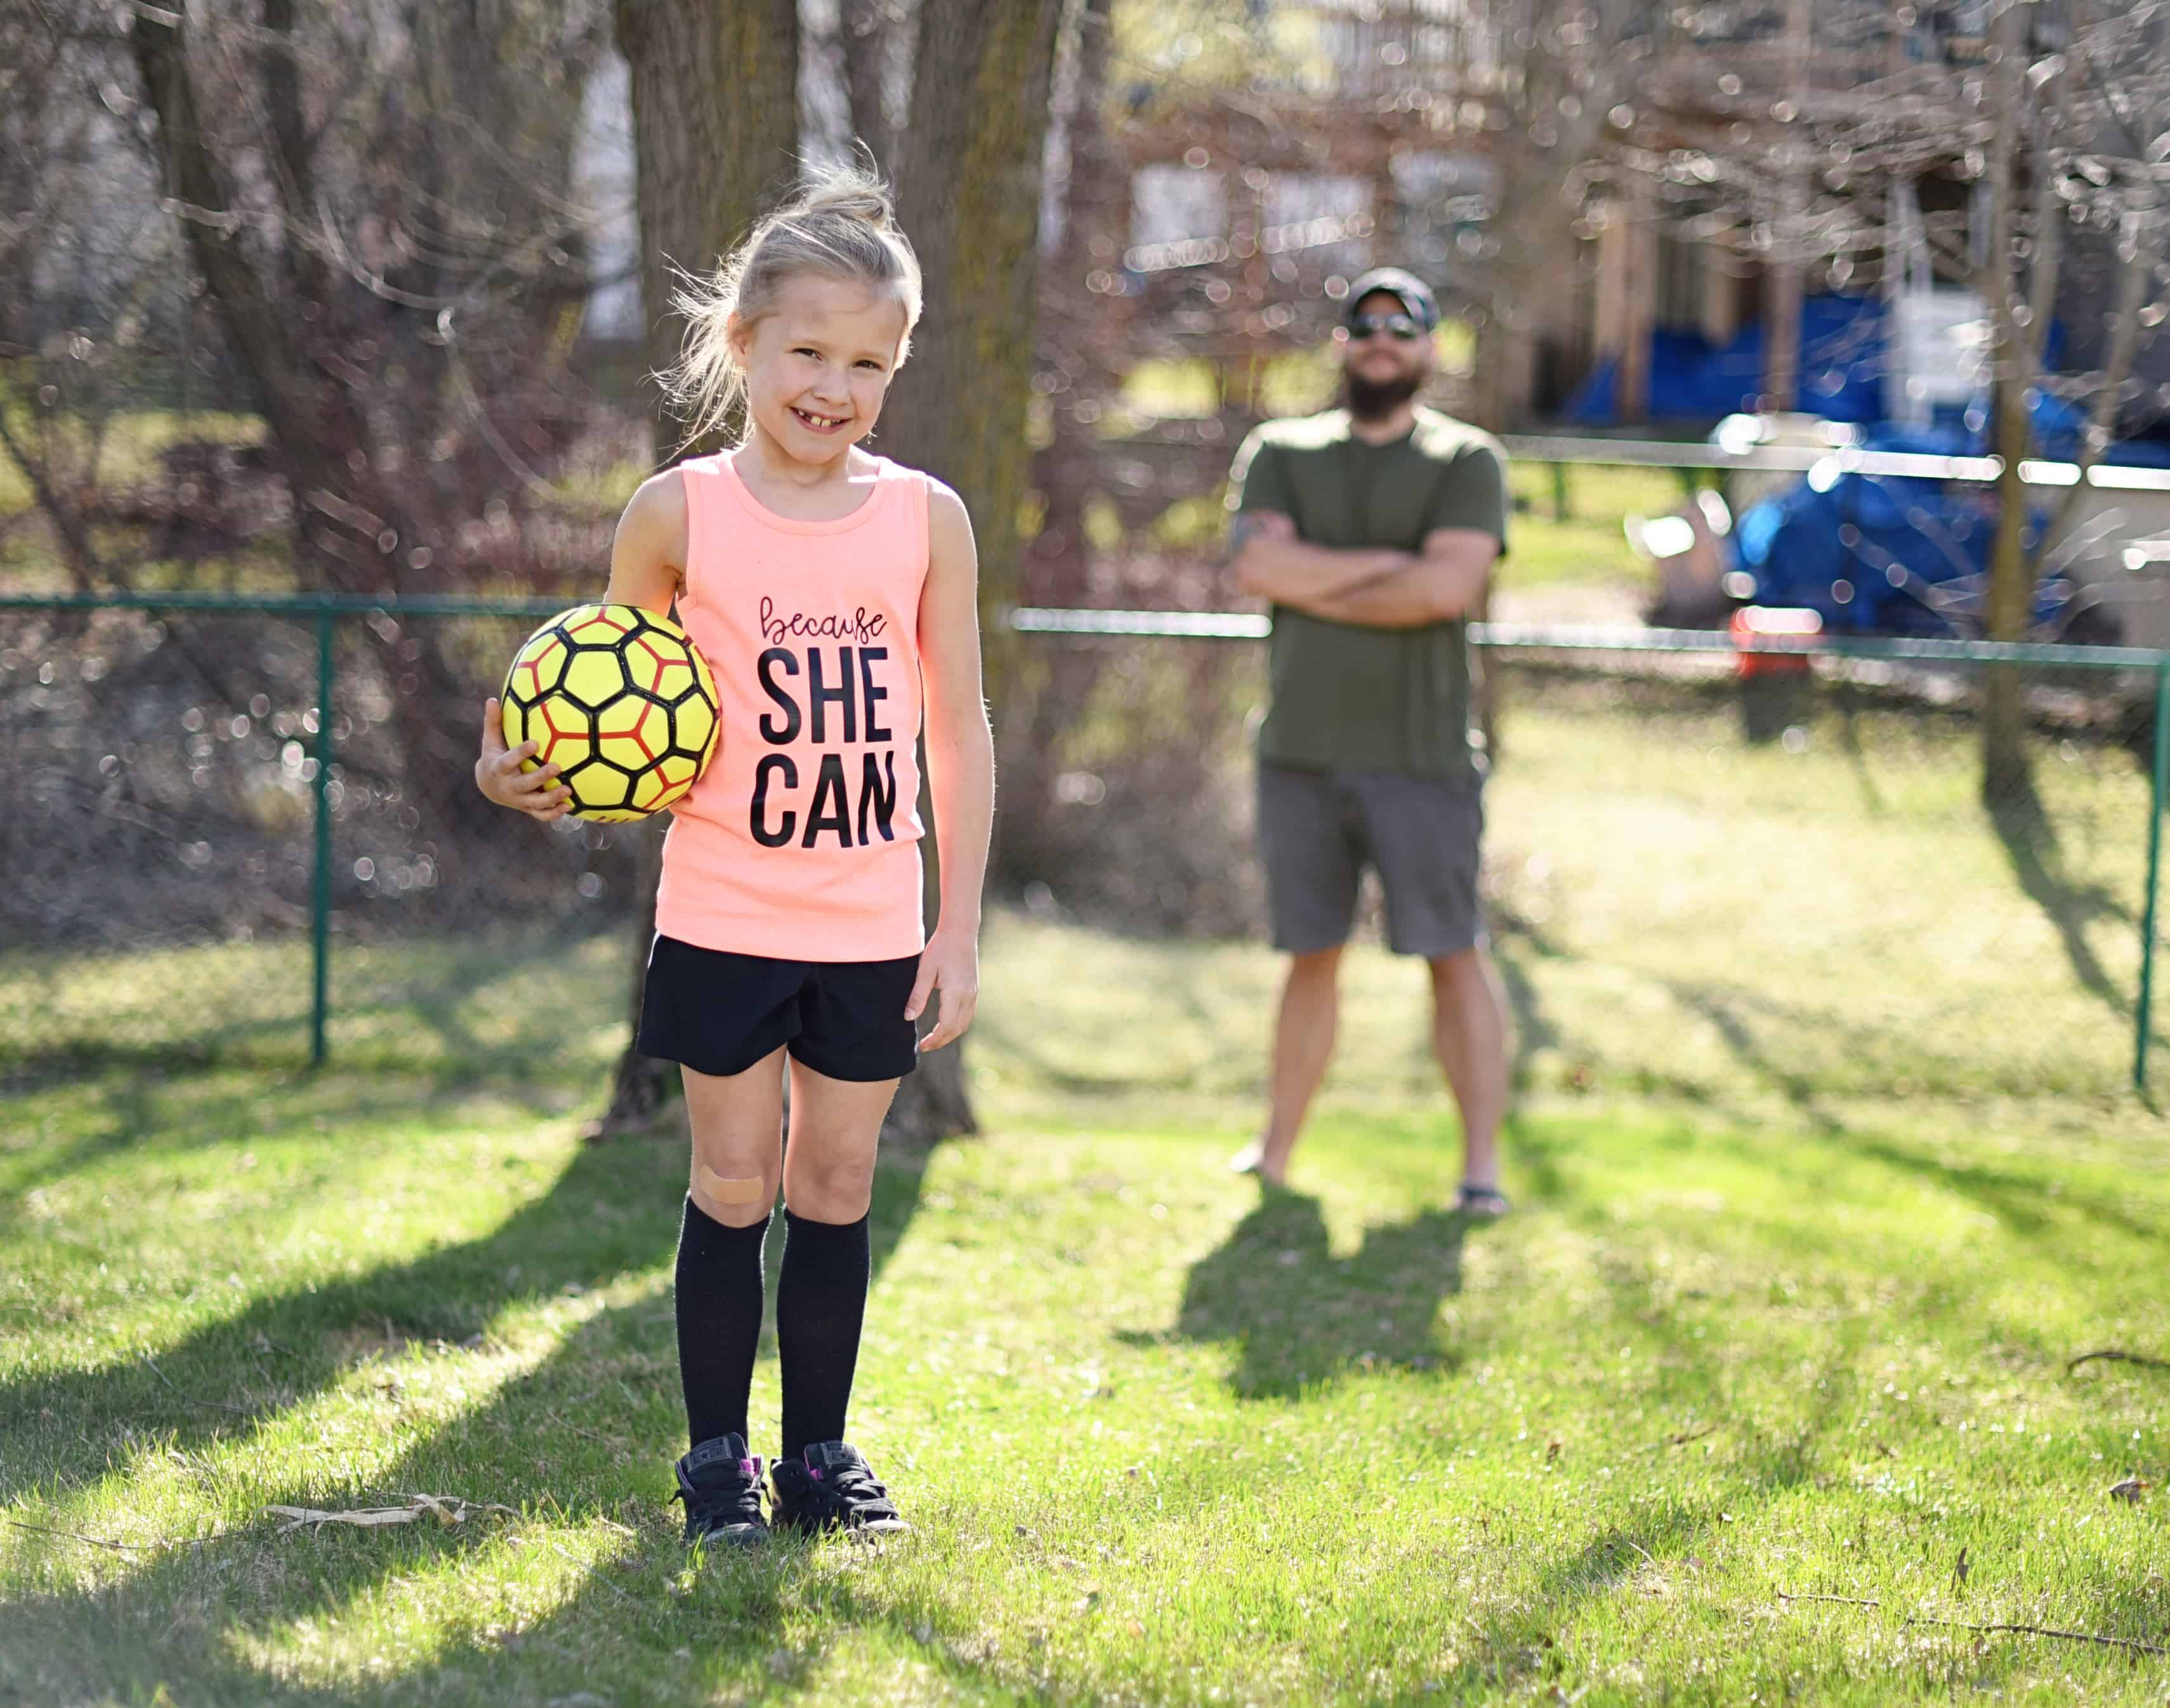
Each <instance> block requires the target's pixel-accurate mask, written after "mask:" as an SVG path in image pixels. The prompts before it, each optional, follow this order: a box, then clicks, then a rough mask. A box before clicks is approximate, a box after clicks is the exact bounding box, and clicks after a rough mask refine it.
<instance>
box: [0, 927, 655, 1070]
mask: <svg viewBox="0 0 2170 1708" xmlns="http://www.w3.org/2000/svg"><path fill="white" fill-rule="evenodd" d="M581 947H582V943H581V942H580V940H577V939H576V940H572V941H553V940H551V939H549V938H548V937H536V936H533V935H525V936H522V937H506V936H502V935H495V934H494V935H492V936H490V937H488V938H486V939H483V940H478V942H476V943H475V944H474V945H473V947H468V948H462V949H459V950H457V951H454V952H452V953H450V954H449V955H447V954H446V953H444V951H443V950H442V949H441V948H440V947H436V946H432V947H431V948H430V949H429V950H425V951H414V950H410V949H408V948H407V947H405V946H404V945H399V944H390V945H382V946H379V945H368V946H355V945H341V946H338V947H335V948H334V954H333V959H332V974H333V979H334V983H333V1002H332V1009H331V1019H332V1022H333V1024H334V1026H337V1027H340V1028H342V1029H349V1028H350V1027H353V1025H354V1024H355V1022H361V1021H377V1022H383V1021H390V1022H393V1023H395V1024H398V1023H404V1024H409V1025H413V1026H414V1027H416V1028H417V1030H418V1031H419V1032H420V1033H421V1034H422V1036H423V1037H425V1038H430V1039H433V1040H434V1041H435V1042H434V1045H432V1046H430V1047H428V1048H423V1047H419V1046H418V1047H414V1048H412V1049H409V1051H407V1052H405V1053H404V1054H403V1053H393V1054H387V1053H386V1052H385V1051H384V1049H383V1048H382V1043H379V1042H377V1041H375V1040H371V1041H370V1042H368V1043H362V1044H360V1045H358V1046H357V1045H355V1044H351V1043H350V1044H348V1045H347V1046H346V1047H345V1048H342V1049H339V1050H338V1051H337V1055H338V1058H339V1061H340V1064H341V1065H354V1062H355V1059H357V1058H358V1059H361V1060H362V1061H366V1064H367V1065H369V1066H370V1067H371V1068H372V1069H384V1068H396V1067H400V1066H403V1065H414V1066H418V1067H423V1068H426V1069H432V1070H437V1071H438V1072H440V1073H441V1076H444V1077H446V1079H448V1080H449V1081H455V1082H457V1083H461V1084H469V1085H472V1084H478V1083H482V1082H485V1081H491V1080H505V1081H517V1080H519V1079H521V1078H522V1077H523V1076H526V1075H529V1074H532V1072H533V1070H534V1065H535V1062H536V1060H537V1058H538V1056H541V1055H543V1054H546V1053H547V1052H548V1051H550V1050H552V1049H556V1048H558V1047H560V1046H561V1045H562V1043H563V1041H564V1036H565V1018H566V1017H565V1015H564V1011H563V1006H562V1004H561V1003H560V1002H559V1001H557V1000H555V998H554V997H553V1000H552V1001H543V1002H537V1003H536V1004H535V1005H534V1006H533V1007H532V1011H531V1012H532V1023H531V1024H529V1025H527V1026H524V1027H522V1028H521V1031H520V1032H519V1033H516V1034H515V1035H514V1036H512V1037H510V1038H505V1039H502V1040H500V1041H497V1042H485V1041H484V1040H483V1039H481V1038H478V1037H476V1036H475V1034H474V1033H473V1031H472V1030H471V1029H470V1028H469V1027H468V1024H467V1022H466V1021H465V1019H464V1018H463V1017H462V1005H464V1004H465V1003H467V1002H468V1001H471V1000H472V999H473V997H475V996H476V995H478V994H479V993H480V992H481V991H482V990H485V989H486V988H488V987H489V986H490V985H500V984H508V983H511V982H514V981H516V980H518V979H521V978H523V977H525V978H528V979H538V978H540V977H541V976H542V975H543V974H548V975H549V976H550V977H552V978H553V979H555V978H556V977H557V975H559V974H561V973H562V970H563V969H564V963H565V961H566V958H567V957H568V956H569V955H572V954H575V953H578V952H579V950H580V948H581ZM341 949H344V950H345V953H346V954H347V955H348V956H349V957H352V956H355V955H360V954H366V955H369V956H371V957H376V958H384V959H387V960H389V961H392V962H393V963H397V962H398V961H399V959H400V958H401V957H403V956H409V957H411V965H412V970H411V972H410V973H409V974H408V975H407V976H406V977H404V979H400V980H398V981H395V983H394V985H393V989H392V990H389V991H381V990H379V991H373V992H372V994H371V995H370V996H369V997H368V998H366V999H365V1000H361V1001H341V1000H339V984H340V982H342V980H343V979H344V978H345V976H347V974H345V973H343V970H342V968H341V964H340V951H341ZM365 964H366V963H365ZM297 969H298V977H297V985H296V992H295V1001H294V1006H293V1008H292V1010H291V1011H290V1012H288V1013H286V1014H282V1015H277V1016H272V1017H260V1016H259V1017H249V1018H246V1019H230V1018H222V1017H220V1016H219V1015H217V1014H216V1012H213V1013H211V1014H206V1013H204V1012H202V1011H201V999H200V996H198V995H195V993H192V992H190V990H186V989H184V988H183V989H176V990H174V992H173V993H172V1001H171V1002H170V1003H169V1005H168V1014H169V1015H170V1017H171V1019H172V1022H173V1026H172V1028H171V1029H169V1030H168V1031H167V1032H165V1033H163V1034H161V1035H156V1036H140V1037H132V1038H131V1037H126V1036H115V1035H114V1033H112V1032H110V1031H99V1032H97V1033H78V1034H77V1035H74V1036H69V1037H63V1038H58V1039H56V1040H50V1041H46V1042H41V1043H33V1044H28V1045H24V1044H8V1045H0V1090H5V1091H6V1092H9V1093H14V1094H19V1093H23V1092H33V1091H37V1090H40V1089H43V1088H45V1087H47V1086H52V1085H55V1084H58V1083H65V1082H67V1081H77V1080H83V1079H88V1078H93V1077H97V1076H107V1075H113V1074H130V1075H136V1076H168V1075H181V1074H190V1073H203V1072H207V1071H211V1070H216V1069H218V1068H222V1067H254V1068H263V1069H266V1070H270V1069H278V1068H289V1069H291V1068H301V1067H303V1066H306V1065H307V1053H308V1025H309V1012H308V1007H307V985H306V976H307V967H306V965H305V964H303V963H299V962H298V961H297ZM365 976H366V975H365ZM369 982H370V983H371V984H372V985H373V984H375V983H376V982H377V981H376V980H375V979H373V978H371V979H369ZM538 988H539V986H538ZM622 1008H623V1004H622V1003H611V1004H598V1005H596V1009H597V1012H598V1013H599V1014H604V1013H607V1014H608V1015H610V1016H612V1017H615V1016H616V1015H617V1013H618V1012H620V1011H622Z"/></svg>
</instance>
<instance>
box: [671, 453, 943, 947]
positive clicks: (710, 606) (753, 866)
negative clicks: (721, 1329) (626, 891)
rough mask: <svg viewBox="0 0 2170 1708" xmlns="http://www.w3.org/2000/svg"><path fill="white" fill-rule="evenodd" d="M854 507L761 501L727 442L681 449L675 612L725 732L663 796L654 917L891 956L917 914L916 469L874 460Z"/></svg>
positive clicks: (714, 932)
mask: <svg viewBox="0 0 2170 1708" xmlns="http://www.w3.org/2000/svg"><path fill="white" fill-rule="evenodd" d="M876 462H877V465H878V467H877V470H876V478H875V480H874V489H873V491H872V493H871V494H869V496H868V497H867V498H866V499H864V500H863V502H862V503H861V504H860V505H859V507H858V509H857V510H853V512H852V513H851V514H850V515H846V516H840V517H837V518H836V519H835V520H828V521H802V520H799V519H798V518H796V517H793V516H783V515H778V514H777V513H776V512H775V511H773V510H770V509H768V508H767V506H766V505H764V504H762V503H761V501H760V500H759V499H756V498H755V497H754V495H753V494H752V492H751V490H750V489H749V488H747V486H746V482H745V481H744V480H743V479H742V478H740V475H739V473H738V472H737V470H736V469H735V468H734V467H732V463H731V456H730V452H724V453H723V454H721V455H719V456H703V457H695V458H692V459H689V460H688V461H687V462H682V463H681V464H680V465H679V466H678V467H679V473H680V475H681V477H682V478H683V479H684V482H685V486H686V532H687V552H686V584H685V589H684V590H683V592H681V594H680V595H679V599H678V621H679V622H681V624H683V625H684V627H685V628H686V632H687V633H688V634H690V635H691V636H692V638H693V644H694V645H695V646H697V647H698V648H699V649H701V653H702V655H703V657H704V658H706V659H708V666H709V668H710V669H711V670H714V673H715V678H716V692H717V696H718V697H719V701H720V702H721V710H722V723H723V734H722V739H721V740H720V741H719V743H718V744H717V750H716V756H715V758H714V761H712V762H711V763H710V765H709V766H708V771H707V772H706V773H705V774H704V775H703V777H702V778H701V780H700V781H699V782H697V783H695V784H694V785H693V787H692V792H691V793H689V794H687V797H686V798H684V799H683V800H681V801H680V802H679V803H678V804H677V805H676V807H675V808H674V809H672V819H671V834H670V835H669V836H668V837H667V838H666V839H665V842H664V845H663V880H662V883H661V886H660V888H659V889H657V891H656V897H655V927H656V930H657V931H660V933H662V934H663V935H664V936H665V937H676V938H678V939H680V940H681V942H689V943H694V944H698V946H700V947H703V948H709V949H730V950H735V951H736V952H737V953H740V954H748V955H767V956H772V957H774V958H778V959H779V960H792V961H887V960H898V959H901V958H904V957H905V956H907V955H916V954H917V953H919V952H920V951H921V949H922V948H923V947H926V935H925V924H924V921H923V918H922V914H921V910H920V868H919V838H920V836H921V834H922V830H921V825H920V821H919V766H918V763H917V758H916V756H915V754H916V746H915V744H916V743H917V739H918V736H919V722H920V707H921V697H920V677H919V595H920V589H921V587H922V585H923V584H924V583H925V581H926V579H927V477H926V476H925V475H923V474H922V473H920V472H918V471H917V470H916V469H910V468H906V467H902V466H901V465H900V464H898V463H895V462H891V461H890V459H889V458H887V457H878V458H877V459H876Z"/></svg>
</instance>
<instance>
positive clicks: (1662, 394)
mask: <svg viewBox="0 0 2170 1708" xmlns="http://www.w3.org/2000/svg"><path fill="white" fill-rule="evenodd" d="M1618 380H1619V372H1618V364H1617V360H1615V359H1614V358H1611V357H1607V358H1606V360H1604V361H1602V362H1601V363H1600V364H1599V365H1598V366H1596V367H1595V369H1594V370H1592V371H1591V373H1590V377H1589V378H1588V379H1586V380H1585V381H1584V382H1583V383H1582V384H1581V386H1580V387H1578V388H1577V389H1576V391H1575V392H1574V396H1573V397H1571V398H1569V399H1568V401H1567V403H1566V404H1565V406H1564V407H1563V409H1562V412H1561V413H1562V414H1563V415H1564V416H1565V418H1566V419H1568V420H1569V421H1573V422H1574V423H1577V424H1579V425H1582V426H1588V427H1609V426H1611V425H1614V424H1616V423H1617V420H1618V418H1619V405H1618V403H1617V396H1616V391H1617V384H1618ZM1762 385H1763V328H1762V325H1761V323H1760V322H1759V323H1756V325H1753V326H1745V327H1743V328H1741V329H1740V332H1739V333H1738V334H1735V335H1734V339H1733V341H1732V342H1731V343H1729V344H1725V345H1724V346H1723V347H1722V348H1716V347H1713V345H1712V344H1711V343H1710V342H1709V340H1708V339H1705V338H1704V337H1703V336H1702V334H1699V333H1693V332H1667V331H1659V332H1654V333H1653V334H1651V339H1650V400H1649V409H1648V411H1647V412H1646V413H1647V414H1649V415H1650V417H1651V418H1652V419H1656V420H1660V421H1670V420H1712V421H1714V420H1716V419H1718V417H1719V416H1721V415H1731V414H1736V413H1739V412H1742V411H1752V410H1754V409H1755V408H1756V399H1757V397H1758V395H1759V394H1760V392H1761V390H1762ZM1800 407H1801V408H1804V409H1806V410H1808V411H1809V412H1810V413H1811V414H1817V415H1821V416H1823V417H1824V418H1825V419H1827V420H1831V421H1857V422H1866V421H1876V420H1880V419H1882V418H1883V414H1884V308H1883V304H1882V303H1881V302H1879V300H1878V299H1876V298H1874V297H1867V296H1810V297H1808V298H1806V299H1804V301H1803V302H1802V304H1801V392H1800Z"/></svg>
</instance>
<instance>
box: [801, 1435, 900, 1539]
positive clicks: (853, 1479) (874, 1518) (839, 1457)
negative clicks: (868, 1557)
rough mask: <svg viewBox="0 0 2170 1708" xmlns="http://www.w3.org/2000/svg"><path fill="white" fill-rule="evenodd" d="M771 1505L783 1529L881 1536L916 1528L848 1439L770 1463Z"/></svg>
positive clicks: (819, 1443)
mask: <svg viewBox="0 0 2170 1708" xmlns="http://www.w3.org/2000/svg"><path fill="white" fill-rule="evenodd" d="M768 1503H769V1508H770V1510H771V1511H772V1512H773V1513H775V1514H776V1524H777V1528H778V1529H790V1530H800V1531H804V1532H805V1533H807V1534H809V1535H811V1534H813V1533H814V1532H816V1531H820V1530H848V1531H852V1532H853V1533H855V1534H858V1535H882V1534H885V1533H886V1532H891V1531H896V1530H908V1529H911V1525H909V1524H906V1523H905V1521H904V1520H903V1519H901V1518H900V1517H898V1516H897V1510H896V1503H895V1502H894V1501H892V1500H890V1497H889V1491H888V1490H887V1489H885V1488H884V1487H883V1486H881V1485H880V1484H879V1483H878V1482H876V1481H874V1472H873V1471H872V1470H869V1468H868V1466H867V1462H866V1460H863V1459H862V1458H861V1457H860V1456H859V1449H858V1448H856V1447H853V1446H851V1445H850V1444H847V1443H845V1442H842V1441H820V1442H816V1443H815V1444H814V1445H813V1446H811V1447H810V1448H808V1449H806V1451H805V1453H804V1455H803V1456H802V1457H800V1458H798V1459H779V1460H777V1461H776V1463H775V1464H773V1465H771V1466H769V1468H768Z"/></svg>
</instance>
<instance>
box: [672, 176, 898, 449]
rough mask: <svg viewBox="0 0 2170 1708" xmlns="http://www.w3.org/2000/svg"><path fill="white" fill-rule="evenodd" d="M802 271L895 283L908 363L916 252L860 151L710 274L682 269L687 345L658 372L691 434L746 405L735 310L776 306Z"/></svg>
mask: <svg viewBox="0 0 2170 1708" xmlns="http://www.w3.org/2000/svg"><path fill="white" fill-rule="evenodd" d="M799 273H814V274H818V275H820V276H822V277H824V278H828V279H841V280H846V281H847V282H850V283H853V284H864V285H873V286H879V287H883V288H886V289H890V290H894V291H895V292H896V294H897V297H898V300H899V301H900V302H902V303H903V305H904V339H903V342H902V343H901V344H900V345H899V346H898V348H897V353H896V362H897V366H899V367H901V366H903V365H904V359H905V356H906V354H907V353H908V352H909V351H910V350H911V330H912V328H914V327H916V326H917V325H918V324H919V311H920V275H919V259H918V257H917V256H916V255H915V254H913V253H912V249H911V241H910V239H908V238H906V236H905V235H904V233H903V232H901V231H900V230H898V229H897V226H896V207H895V198H894V197H893V195H891V193H890V187H889V185H888V184H885V182H884V181H883V180H882V179H881V176H880V174H879V173H876V172H874V171H872V170H870V169H869V168H867V167H865V166H863V165H861V164H859V163H858V162H856V161H854V162H853V163H850V164H848V165H842V166H827V167H817V168H815V169H814V170H813V171H812V172H811V173H810V175H809V177H808V179H807V180H806V182H804V184H801V185H800V187H799V192H798V194H796V195H794V196H793V197H792V198H791V200H788V202H785V203H784V204H783V205H782V206H781V207H778V208H777V209H776V210H774V211H772V212H771V213H768V214H766V215H764V216H762V219H761V221H760V222H759V223H757V224H756V226H755V227H754V228H753V230H752V231H751V232H749V233H748V234H747V236H746V238H745V240H744V241H743V242H741V243H740V244H739V246H738V247H737V248H735V249H734V250H732V251H731V253H730V254H729V255H728V256H726V257H725V258H724V263H723V264H722V265H721V266H719V267H718V268H717V269H716V270H715V272H714V274H713V275H709V276H708V277H706V278H700V277H696V276H694V275H689V274H681V275H679V276H680V278H681V280H682V281H683V282H682V284H681V288H680V289H679V290H677V291H675V292H673V293H672V295H671V307H673V308H674V309H676V311H677V312H679V313H681V314H682V315H684V316H685V317H686V321H687V332H686V344H685V348H684V350H682V351H681V354H680V355H679V358H678V360H677V361H676V362H675V363H673V364H672V365H671V368H670V369H669V370H668V371H666V372H665V373H662V374H660V375H659V376H657V377H658V378H659V379H660V381H661V382H662V385H663V394H664V396H665V398H666V399H667V400H668V401H669V403H670V404H671V408H673V409H674V410H675V411H676V413H677V414H680V415H681V416H682V417H683V418H684V419H685V421H686V440H687V443H689V444H690V443H692V442H693V441H694V440H700V439H705V438H707V437H708V436H709V435H712V434H718V433H721V432H722V431H723V430H724V429H725V428H727V427H728V426H729V425H730V422H731V418H732V417H733V416H735V415H737V414H740V412H741V410H742V409H743V408H744V406H745V403H746V370H745V369H744V368H743V367H742V366H740V362H739V358H738V353H737V352H736V351H735V350H733V349H732V348H731V341H730V330H729V328H730V318H731V316H732V315H733V314H734V313H735V314H736V315H737V316H738V317H739V319H740V323H742V324H746V325H748V326H751V324H752V323H756V322H757V321H759V320H761V319H762V318H763V317H765V316H767V315H770V314H773V313H774V312H776V311H777V308H778V306H779V305H780V303H781V301H782V296H783V286H784V281H785V280H788V279H789V278H791V277H792V276H793V275H794V274H799ZM740 436H741V437H743V436H744V430H743V426H742V427H741V433H740Z"/></svg>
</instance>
